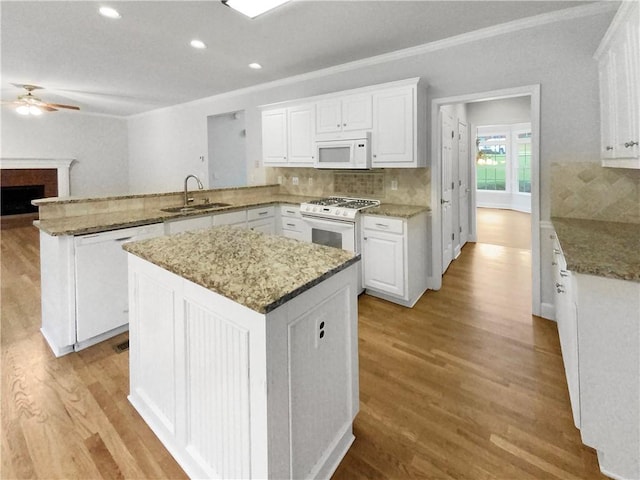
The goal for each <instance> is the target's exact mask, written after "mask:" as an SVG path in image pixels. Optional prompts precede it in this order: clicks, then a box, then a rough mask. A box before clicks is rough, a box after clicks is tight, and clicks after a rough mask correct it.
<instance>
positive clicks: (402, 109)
mask: <svg viewBox="0 0 640 480" xmlns="http://www.w3.org/2000/svg"><path fill="white" fill-rule="evenodd" d="M414 93H415V92H414V89H413V88H411V87H403V88H398V89H394V90H387V91H384V92H379V93H376V94H374V96H373V102H374V103H373V105H374V112H375V114H374V116H375V119H376V120H375V127H374V129H373V132H372V134H371V138H372V149H371V153H372V158H371V165H372V166H373V167H394V166H398V165H399V164H400V165H401V164H405V165H406V164H413V161H414V138H415V135H414V128H413V124H414V120H413V119H414V101H413V99H414Z"/></svg>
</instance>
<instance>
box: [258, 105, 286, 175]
mask: <svg viewBox="0 0 640 480" xmlns="http://www.w3.org/2000/svg"><path fill="white" fill-rule="evenodd" d="M262 157H263V158H262V160H263V162H264V164H265V165H281V164H283V163H284V164H286V163H287V109H286V108H279V109H277V110H269V111H266V112H262Z"/></svg>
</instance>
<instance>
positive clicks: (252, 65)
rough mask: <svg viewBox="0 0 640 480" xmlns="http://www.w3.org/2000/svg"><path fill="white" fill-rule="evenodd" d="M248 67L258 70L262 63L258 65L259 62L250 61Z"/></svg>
mask: <svg viewBox="0 0 640 480" xmlns="http://www.w3.org/2000/svg"><path fill="white" fill-rule="evenodd" d="M249 68H253V69H254V70H260V69H261V68H262V65H260V64H259V63H250V64H249Z"/></svg>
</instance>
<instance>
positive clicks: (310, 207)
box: [300, 197, 380, 222]
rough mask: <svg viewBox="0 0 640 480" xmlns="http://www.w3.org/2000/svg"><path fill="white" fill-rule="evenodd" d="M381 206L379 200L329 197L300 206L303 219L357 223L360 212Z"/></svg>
mask: <svg viewBox="0 0 640 480" xmlns="http://www.w3.org/2000/svg"><path fill="white" fill-rule="evenodd" d="M376 205H380V201H379V200H368V199H364V198H347V197H327V198H321V199H319V200H311V201H310V202H307V203H303V204H302V205H300V213H301V214H302V216H303V217H306V216H312V217H317V216H319V217H324V218H335V219H339V220H341V221H351V222H353V221H355V219H356V218H357V215H358V212H359V211H360V210H362V209H364V208H368V207H374V206H376Z"/></svg>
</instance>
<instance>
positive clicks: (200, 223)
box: [164, 215, 213, 235]
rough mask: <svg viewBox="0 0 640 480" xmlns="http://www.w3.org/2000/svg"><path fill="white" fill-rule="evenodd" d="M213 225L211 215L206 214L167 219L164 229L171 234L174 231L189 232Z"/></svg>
mask: <svg viewBox="0 0 640 480" xmlns="http://www.w3.org/2000/svg"><path fill="white" fill-rule="evenodd" d="M211 225H213V223H212V221H211V215H204V216H200V217H189V218H181V219H177V220H170V221H167V222H165V223H164V229H165V233H166V234H167V235H171V234H174V233H181V232H188V231H190V230H199V229H201V228H209V227H211Z"/></svg>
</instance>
